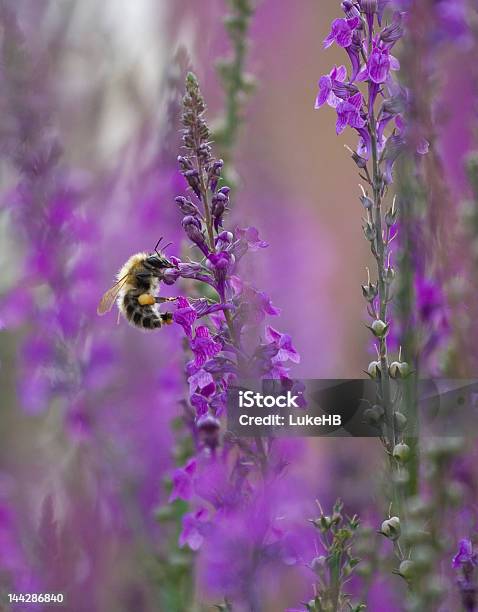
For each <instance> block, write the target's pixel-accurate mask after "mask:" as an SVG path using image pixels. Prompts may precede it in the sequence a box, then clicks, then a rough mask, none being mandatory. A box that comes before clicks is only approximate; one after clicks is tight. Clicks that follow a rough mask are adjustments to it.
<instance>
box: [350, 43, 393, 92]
mask: <svg viewBox="0 0 478 612" xmlns="http://www.w3.org/2000/svg"><path fill="white" fill-rule="evenodd" d="M399 69H400V63H399V61H398V60H397V58H396V57H394V56H393V55H392V54H391V53H390V51H389V49H388V48H387V47H382V46H380V45H378V44H376V43H374V46H373V50H372V53H371V54H370V57H369V58H368V61H367V64H366V66H364V67H363V68H362V70H361V71H360V72H359V74H358V75H357V80H358V81H365V80H369V81H372V83H376V84H377V85H380V84H382V83H385V82H386V81H387V80H388V77H389V75H390V70H399Z"/></svg>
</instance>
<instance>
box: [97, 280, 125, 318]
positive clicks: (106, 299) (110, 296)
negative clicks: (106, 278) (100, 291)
mask: <svg viewBox="0 0 478 612" xmlns="http://www.w3.org/2000/svg"><path fill="white" fill-rule="evenodd" d="M127 280H128V274H126V275H125V276H123V278H120V279H119V281H118V282H117V283H116V284H115V285H113V286H112V287H111V289H108V291H106V292H105V293H104V295H103V297H102V298H101V301H100V303H99V304H98V308H97V309H96V312H97V313H98V314H99V315H100V316H101V315H104V314H106V313H107V312H109V311H110V310H111V307H112V306H113V304H114V303H115V300H116V298H117V297H118V293H119V292H120V291H121V288H122V287H123V285H124V284H125V283H126V281H127Z"/></svg>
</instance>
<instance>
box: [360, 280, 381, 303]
mask: <svg viewBox="0 0 478 612" xmlns="http://www.w3.org/2000/svg"><path fill="white" fill-rule="evenodd" d="M362 293H363V296H364V298H365V299H366V300H367V302H373V300H374V299H375V298H376V297H377V295H378V286H377V283H368V285H362Z"/></svg>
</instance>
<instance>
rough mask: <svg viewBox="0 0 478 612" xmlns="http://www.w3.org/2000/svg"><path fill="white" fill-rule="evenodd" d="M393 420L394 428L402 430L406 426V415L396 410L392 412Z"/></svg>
mask: <svg viewBox="0 0 478 612" xmlns="http://www.w3.org/2000/svg"><path fill="white" fill-rule="evenodd" d="M393 422H394V424H395V429H396V430H397V431H400V432H402V431H403V430H404V429H405V427H406V426H407V417H406V416H405V415H404V414H402V413H401V412H398V410H397V411H396V412H394V413H393Z"/></svg>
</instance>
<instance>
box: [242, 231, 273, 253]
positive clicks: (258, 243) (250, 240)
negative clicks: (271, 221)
mask: <svg viewBox="0 0 478 612" xmlns="http://www.w3.org/2000/svg"><path fill="white" fill-rule="evenodd" d="M235 234H236V238H237V239H238V240H243V241H245V242H246V243H247V247H248V249H249V250H250V251H253V252H254V251H257V250H259V249H265V248H266V247H267V246H269V245H268V244H267V242H265V241H264V240H261V239H260V238H259V231H258V230H257V229H256V228H255V227H244V228H240V227H238V228H236V231H235Z"/></svg>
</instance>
